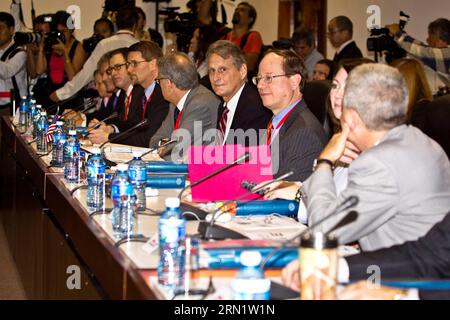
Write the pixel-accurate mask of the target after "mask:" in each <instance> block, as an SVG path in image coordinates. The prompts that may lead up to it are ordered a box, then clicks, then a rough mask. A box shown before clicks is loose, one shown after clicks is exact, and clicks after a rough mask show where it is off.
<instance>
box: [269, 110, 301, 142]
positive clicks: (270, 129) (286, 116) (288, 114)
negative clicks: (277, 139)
mask: <svg viewBox="0 0 450 320" xmlns="http://www.w3.org/2000/svg"><path fill="white" fill-rule="evenodd" d="M299 102H300V101H299ZM297 106H298V103H297V104H296V105H295V107H293V108H292V109H291V111H289V112H288V113H287V114H286V115H285V116H284V117H283V119H281V121H280V122H279V123H278V124H277V126H276V127H275V130H278V129H280V128H281V126H282V125H283V124H284V123H285V122H286V120H287V119H288V118H289V116H290V115H291V114H292V112H294V110H295V108H297ZM272 120H273V117H272ZM272 120H270V122H269V124H268V125H267V131H268V132H269V131H270V138H272V131H273V129H274V127H273V124H272ZM267 140H269V137H268V139H267ZM270 143H271V141H267V144H268V145H269V144H270Z"/></svg>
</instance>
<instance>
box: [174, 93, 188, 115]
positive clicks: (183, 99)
mask: <svg viewBox="0 0 450 320" xmlns="http://www.w3.org/2000/svg"><path fill="white" fill-rule="evenodd" d="M190 92H191V90H189V91H188V92H186V93H185V95H184V96H183V97H182V98H181V99H180V101H178V103H177V109H178V110H180V112H182V111H183V109H184V105H185V104H186V100H187V97H188V95H189V93H190Z"/></svg>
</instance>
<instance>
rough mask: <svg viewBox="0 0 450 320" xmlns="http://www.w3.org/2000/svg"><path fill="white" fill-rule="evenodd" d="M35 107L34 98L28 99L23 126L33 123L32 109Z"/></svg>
mask: <svg viewBox="0 0 450 320" xmlns="http://www.w3.org/2000/svg"><path fill="white" fill-rule="evenodd" d="M35 109H36V100H34V99H30V100H29V102H28V103H27V117H26V124H25V126H26V127H27V129H28V128H29V127H30V126H32V125H33V116H34V110H35Z"/></svg>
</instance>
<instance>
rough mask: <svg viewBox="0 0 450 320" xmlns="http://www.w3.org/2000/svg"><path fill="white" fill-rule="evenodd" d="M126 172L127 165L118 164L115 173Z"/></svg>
mask: <svg viewBox="0 0 450 320" xmlns="http://www.w3.org/2000/svg"><path fill="white" fill-rule="evenodd" d="M127 170H128V165H127V164H125V163H119V164H118V165H117V171H127Z"/></svg>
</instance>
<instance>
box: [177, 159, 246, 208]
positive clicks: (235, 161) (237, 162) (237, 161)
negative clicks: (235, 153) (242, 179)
mask: <svg viewBox="0 0 450 320" xmlns="http://www.w3.org/2000/svg"><path fill="white" fill-rule="evenodd" d="M249 160H250V152H246V153H244V154H243V155H242V156H240V157H239V158H237V159H236V160H234V161H233V162H232V163H230V164H227V165H226V166H223V167H222V168H220V169H217V170H215V171H213V172H211V173H210V174H208V175H206V176H204V177H203V178H201V179H199V180H197V181H195V182H193V183H191V184H190V185H188V186H186V187H184V188H183V189H182V190H181V191H180V193H179V194H178V199H180V200H181V198H182V197H183V194H184V192H185V191H186V190H187V189H191V188H193V187H195V186H196V185H199V184H201V183H203V182H204V181H206V180H209V179H211V178H212V177H215V176H217V175H218V174H220V173H222V172H224V171H227V170H228V169H230V168H233V167H234V166H236V165H238V164H241V163H246V162H247V161H249Z"/></svg>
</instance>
